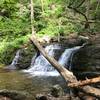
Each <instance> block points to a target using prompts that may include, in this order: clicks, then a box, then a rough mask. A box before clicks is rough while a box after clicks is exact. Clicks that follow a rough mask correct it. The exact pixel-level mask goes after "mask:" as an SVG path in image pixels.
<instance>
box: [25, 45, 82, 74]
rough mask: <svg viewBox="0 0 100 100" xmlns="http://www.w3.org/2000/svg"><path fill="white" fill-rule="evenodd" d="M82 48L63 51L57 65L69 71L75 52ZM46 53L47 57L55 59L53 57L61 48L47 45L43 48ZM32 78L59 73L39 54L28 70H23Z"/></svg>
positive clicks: (77, 47)
mask: <svg viewBox="0 0 100 100" xmlns="http://www.w3.org/2000/svg"><path fill="white" fill-rule="evenodd" d="M81 47H82V46H76V47H73V48H67V49H65V50H64V51H63V52H62V53H61V54H60V56H59V57H58V63H59V64H61V65H62V66H64V67H66V68H67V69H70V70H71V60H72V57H73V55H74V53H75V52H77V51H78V50H79V49H80V48H81ZM45 50H46V52H47V53H48V55H49V56H52V57H54V58H55V55H56V53H57V51H58V52H60V50H61V47H60V46H59V45H49V46H46V47H45ZM24 72H27V73H29V74H31V75H33V76H41V75H42V76H58V75H59V73H58V72H57V71H56V69H55V68H54V67H52V65H51V64H50V63H49V62H48V61H47V59H46V58H45V57H44V56H43V55H42V54H40V55H39V56H38V57H37V58H36V59H35V61H34V63H33V61H32V63H31V66H30V68H29V69H28V70H24Z"/></svg>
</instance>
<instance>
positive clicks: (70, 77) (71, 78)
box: [30, 35, 100, 98]
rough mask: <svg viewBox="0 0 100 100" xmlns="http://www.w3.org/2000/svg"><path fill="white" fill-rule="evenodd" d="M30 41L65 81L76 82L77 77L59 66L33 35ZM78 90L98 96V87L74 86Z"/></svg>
mask: <svg viewBox="0 0 100 100" xmlns="http://www.w3.org/2000/svg"><path fill="white" fill-rule="evenodd" d="M30 41H31V42H32V43H33V44H34V45H35V46H36V47H37V48H38V50H39V51H40V52H41V54H42V55H43V56H44V57H45V58H46V59H47V60H48V61H49V62H50V63H51V65H52V66H53V67H54V68H55V69H56V70H57V71H58V72H59V73H60V74H61V76H62V77H63V78H64V79H65V81H66V83H78V80H77V78H76V77H75V76H74V75H73V73H72V72H70V71H68V70H67V69H66V68H64V67H63V66H61V65H60V64H59V63H58V62H57V61H56V60H55V59H54V58H53V57H51V56H48V54H47V52H46V51H45V50H44V48H43V47H42V46H41V45H40V44H39V42H38V41H37V39H36V37H35V35H33V36H32V37H31V38H30ZM76 88H77V89H78V90H80V91H82V92H84V93H87V94H89V95H92V96H95V97H98V98H100V89H96V88H93V87H91V86H83V87H76Z"/></svg>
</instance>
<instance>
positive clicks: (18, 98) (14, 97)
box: [0, 90, 28, 100]
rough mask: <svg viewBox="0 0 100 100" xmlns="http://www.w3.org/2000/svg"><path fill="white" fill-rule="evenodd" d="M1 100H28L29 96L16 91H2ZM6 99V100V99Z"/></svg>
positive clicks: (0, 93) (0, 92)
mask: <svg viewBox="0 0 100 100" xmlns="http://www.w3.org/2000/svg"><path fill="white" fill-rule="evenodd" d="M0 98H2V99H0V100H27V99H28V97H27V94H26V93H22V92H19V91H14V90H0ZM4 98H6V99H4Z"/></svg>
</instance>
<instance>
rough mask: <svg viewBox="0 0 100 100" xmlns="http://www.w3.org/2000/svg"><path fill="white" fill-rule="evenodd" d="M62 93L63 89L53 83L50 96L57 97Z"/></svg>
mask: <svg viewBox="0 0 100 100" xmlns="http://www.w3.org/2000/svg"><path fill="white" fill-rule="evenodd" d="M63 94H64V91H63V89H62V88H61V86H60V85H54V86H53V87H52V88H51V95H52V96H54V97H59V96H62V95H63Z"/></svg>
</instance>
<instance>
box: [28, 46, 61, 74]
mask: <svg viewBox="0 0 100 100" xmlns="http://www.w3.org/2000/svg"><path fill="white" fill-rule="evenodd" d="M60 49H61V47H60V46H59V45H49V46H46V48H45V50H46V52H47V53H48V55H50V56H52V57H54V55H55V51H56V50H60ZM33 59H34V57H33ZM54 70H55V69H54V68H53V67H52V65H51V64H50V63H49V62H48V61H47V59H46V58H45V57H44V56H43V55H41V54H40V55H39V56H38V57H37V58H36V60H35V62H34V64H33V62H32V63H31V68H30V69H28V70H27V71H28V72H32V73H33V72H37V73H38V72H39V73H40V71H41V72H43V73H44V72H52V71H54Z"/></svg>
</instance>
